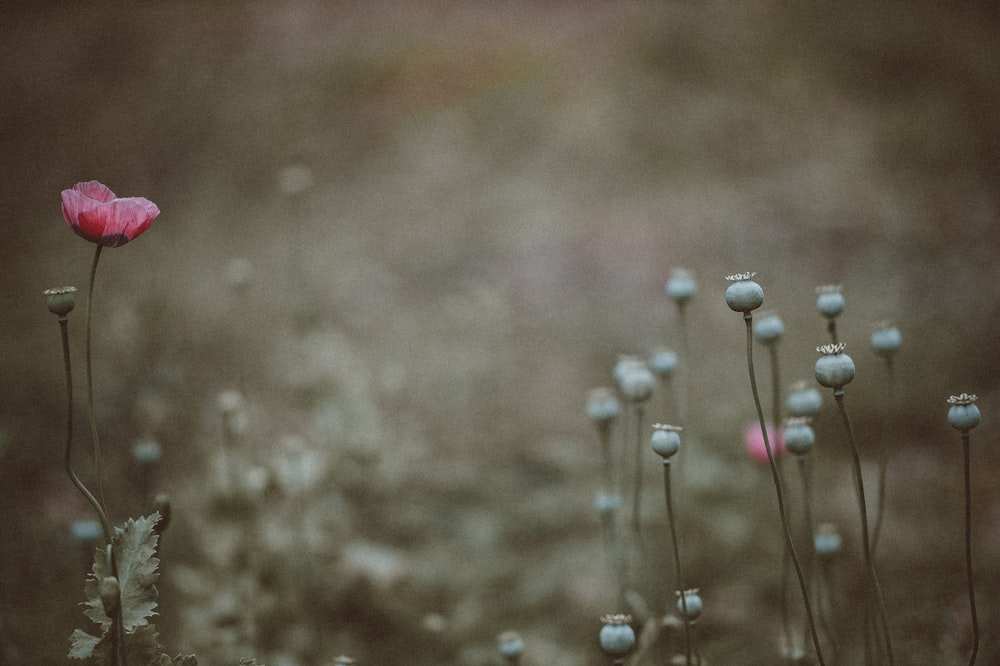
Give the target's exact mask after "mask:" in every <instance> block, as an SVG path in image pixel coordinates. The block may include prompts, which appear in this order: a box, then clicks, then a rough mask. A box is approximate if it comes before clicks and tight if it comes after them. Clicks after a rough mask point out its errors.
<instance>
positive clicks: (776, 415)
mask: <svg viewBox="0 0 1000 666" xmlns="http://www.w3.org/2000/svg"><path fill="white" fill-rule="evenodd" d="M767 347H768V350H769V351H770V358H771V423H772V425H773V427H774V432H775V435H777V434H778V427H779V426H778V424H779V423H781V375H780V370H779V367H778V344H777V342H772V343H771V344H769V345H768V346H767ZM778 475H779V476H781V463H780V462H779V463H778ZM789 564H790V562H789V554H788V549H787V548H786V549H785V550H784V552H783V553H782V556H781V631H782V634H783V638H784V641H785V649H786V650H787V651H788V654H789V655H791V654H792V653H793V652H794V646H793V645H792V641H793V637H792V630H791V615H790V612H789V608H788V576H789V573H790V572H789Z"/></svg>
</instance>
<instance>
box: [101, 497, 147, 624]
mask: <svg viewBox="0 0 1000 666" xmlns="http://www.w3.org/2000/svg"><path fill="white" fill-rule="evenodd" d="M159 519H160V514H159V513H158V512H154V513H153V514H152V515H150V516H146V517H143V518H136V519H133V518H129V519H128V520H127V521H126V522H125V526H124V527H116V528H115V541H114V553H115V564H116V567H117V569H118V586H119V587H120V588H121V605H120V608H121V613H122V624H123V625H124V627H125V631H126V632H129V631H131V630H133V629H135V628H136V627H140V626H143V625H146V624H149V618H150V617H151V616H153V615H155V614H156V611H155V609H156V596H157V592H156V586H155V583H156V579H157V578H159V574H158V573H157V571H156V569H157V566H158V565H159V563H160V560H159V558H157V557H156V556H155V553H156V542H157V540H158V539H159V537H158V536H157V534H156V533H155V532H154V531H153V527H154V526H155V525H156V522H157V521H158V520H159ZM105 560H106V557H105V552H104V551H103V550H98V551H97V553H96V555H95V557H94V569H93V572H92V573H91V574H90V575H88V576H87V584H86V586H85V587H84V592H85V593H86V595H87V601H86V602H84V604H85V605H86V606H87V610H85V611H84V614H85V615H86V616H87V617H89V618H90V619H91V620H93V621H94V622H95V623H97V624H99V625H101V629H102V630H104V631H107V630H108V628H109V627H110V626H111V622H112V620H111V618H109V617H108V616H107V614H106V613H105V612H104V605H103V604H102V603H101V597H100V594H99V591H98V585H99V583H100V581H101V579H103V578H104V576H106V575H107V574H106V564H105Z"/></svg>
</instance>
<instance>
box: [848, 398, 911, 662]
mask: <svg viewBox="0 0 1000 666" xmlns="http://www.w3.org/2000/svg"><path fill="white" fill-rule="evenodd" d="M833 397H834V398H835V399H836V401H837V408H838V409H839V410H840V417H841V420H843V422H844V428H845V429H846V430H847V439H848V441H849V442H850V445H851V457H852V459H853V460H854V479H855V482H856V483H857V490H858V506H859V508H860V513H861V541H862V544H863V546H864V556H865V568H866V569H868V582H869V584H870V585H871V587H872V590H873V591H874V593H875V602H876V603H877V605H878V612H879V618H880V620H881V624H882V639H883V640H884V641H885V651H886V656H887V657H888V659H889V666H893V664H895V663H896V661H895V659H894V658H893V654H892V639H891V638H890V636H889V621H888V618H887V614H886V612H885V601H884V600H883V598H882V587H881V586H880V585H879V582H878V574H876V573H875V564H874V563H873V562H872V551H871V540H870V538H869V534H868V506H867V503H866V502H865V484H864V480H863V479H862V477H861V457H860V456H859V455H858V445H857V442H855V439H854V429H853V428H852V427H851V420H850V418H848V416H847V408H846V407H844V389H843V388H839V389H835V390H834V392H833Z"/></svg>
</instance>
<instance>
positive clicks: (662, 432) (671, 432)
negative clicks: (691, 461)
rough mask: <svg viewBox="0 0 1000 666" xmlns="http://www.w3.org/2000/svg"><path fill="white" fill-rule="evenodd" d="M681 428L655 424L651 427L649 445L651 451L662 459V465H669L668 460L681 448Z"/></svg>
mask: <svg viewBox="0 0 1000 666" xmlns="http://www.w3.org/2000/svg"><path fill="white" fill-rule="evenodd" d="M681 430H683V428H681V427H680V426H672V425H665V424H663V423H657V424H656V425H654V426H653V435H652V437H650V438H649V439H650V444H652V446H653V451H655V452H656V453H657V455H659V456H660V457H662V458H663V462H664V463H669V462H670V458H672V457H673V456H674V454H675V453H677V451H678V450H680V448H681Z"/></svg>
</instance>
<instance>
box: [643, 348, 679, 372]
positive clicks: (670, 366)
mask: <svg viewBox="0 0 1000 666" xmlns="http://www.w3.org/2000/svg"><path fill="white" fill-rule="evenodd" d="M679 362H680V361H679V359H678V358H677V353H676V352H674V351H671V350H670V349H656V350H654V351H653V353H652V354H650V355H649V369H650V370H651V371H652V372H653V374H654V375H656V376H657V377H659V378H660V379H666V378H667V377H669V376H670V375H672V374H674V371H675V370H677V364H678V363H679Z"/></svg>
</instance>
